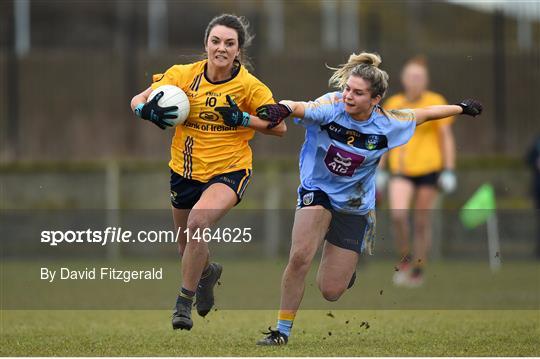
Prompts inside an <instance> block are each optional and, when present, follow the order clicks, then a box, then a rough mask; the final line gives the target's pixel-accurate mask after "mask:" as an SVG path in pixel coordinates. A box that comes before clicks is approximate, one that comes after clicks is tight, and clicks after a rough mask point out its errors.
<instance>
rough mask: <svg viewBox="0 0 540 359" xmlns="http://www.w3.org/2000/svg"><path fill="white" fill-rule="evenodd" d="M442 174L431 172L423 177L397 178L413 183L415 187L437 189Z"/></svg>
mask: <svg viewBox="0 0 540 359" xmlns="http://www.w3.org/2000/svg"><path fill="white" fill-rule="evenodd" d="M440 174H441V172H431V173H428V174H425V175H422V176H405V175H401V174H396V175H395V176H396V177H400V178H404V179H406V180H409V181H411V182H412V183H413V185H414V186H415V187H420V186H432V187H437V181H438V180H439V175H440Z"/></svg>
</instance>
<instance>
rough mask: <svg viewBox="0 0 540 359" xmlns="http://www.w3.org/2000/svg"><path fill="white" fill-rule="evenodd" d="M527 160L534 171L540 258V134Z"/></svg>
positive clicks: (539, 252) (538, 254)
mask: <svg viewBox="0 0 540 359" xmlns="http://www.w3.org/2000/svg"><path fill="white" fill-rule="evenodd" d="M527 162H528V164H529V166H530V167H531V169H532V171H533V188H532V190H533V196H534V208H535V210H536V211H535V212H536V213H535V214H536V216H537V221H536V226H537V229H536V231H537V232H536V257H537V258H539V259H540V136H538V137H537V138H536V140H535V141H534V143H533V145H532V147H531V148H530V150H529V153H528V154H527Z"/></svg>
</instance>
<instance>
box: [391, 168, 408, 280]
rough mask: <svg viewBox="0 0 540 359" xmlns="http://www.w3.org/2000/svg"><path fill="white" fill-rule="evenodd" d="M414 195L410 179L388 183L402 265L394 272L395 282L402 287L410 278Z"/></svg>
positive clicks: (395, 236) (396, 179)
mask: <svg viewBox="0 0 540 359" xmlns="http://www.w3.org/2000/svg"><path fill="white" fill-rule="evenodd" d="M413 194H414V185H413V183H412V182H411V181H409V180H408V179H405V178H402V177H392V178H391V179H390V182H389V183H388V196H389V199H388V200H389V205H390V216H391V219H392V225H393V226H392V227H393V229H394V238H395V241H396V245H397V248H398V251H399V256H400V263H399V264H398V266H397V271H396V272H394V278H393V281H394V283H395V284H396V285H402V284H404V283H405V281H406V279H407V278H408V274H409V270H410V266H409V261H410V245H409V242H410V240H409V237H410V226H409V208H410V203H411V199H412V197H413Z"/></svg>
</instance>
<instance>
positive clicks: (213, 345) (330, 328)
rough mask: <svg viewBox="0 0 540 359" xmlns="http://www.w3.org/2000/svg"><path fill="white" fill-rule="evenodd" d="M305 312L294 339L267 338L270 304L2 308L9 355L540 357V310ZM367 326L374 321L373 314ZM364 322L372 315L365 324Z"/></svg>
mask: <svg viewBox="0 0 540 359" xmlns="http://www.w3.org/2000/svg"><path fill="white" fill-rule="evenodd" d="M329 313H330V312H328V311H326V310H306V311H300V312H299V315H298V317H297V320H296V321H295V326H294V329H293V334H292V336H291V340H290V342H289V345H287V346H285V347H258V346H256V345H255V342H256V341H257V340H258V339H260V338H261V337H262V335H261V334H260V331H261V330H264V329H265V328H266V327H267V326H268V325H272V326H274V325H275V317H276V312H275V311H270V310H250V311H242V310H217V311H213V312H212V313H211V314H209V315H208V317H207V319H203V318H200V317H198V316H197V315H196V313H194V319H195V326H194V328H193V330H192V331H191V332H186V331H173V330H172V329H171V327H170V325H171V324H170V311H163V310H160V311H144V310H136V311H135V310H134V311H129V310H103V311H97V310H72V311H68V310H58V311H37V310H30V311H19V310H9V311H6V310H4V311H2V312H1V315H2V318H1V321H2V328H1V329H2V336H1V345H0V347H1V349H0V355H2V356H411V355H415V356H486V355H487V356H538V355H540V344H539V341H538V338H539V337H540V311H538V310H522V311H512V310H490V311H488V310H478V311H472V310H443V311H436V310H379V311H373V310H371V311H364V310H339V311H332V312H331V314H329ZM365 322H367V323H368V325H366V323H365ZM362 323H364V324H362Z"/></svg>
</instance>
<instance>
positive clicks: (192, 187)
mask: <svg viewBox="0 0 540 359" xmlns="http://www.w3.org/2000/svg"><path fill="white" fill-rule="evenodd" d="M250 178H251V170H250V169H243V170H239V171H234V172H229V173H223V174H220V175H217V176H215V177H213V178H212V179H210V181H208V182H200V181H196V180H193V179H188V178H184V177H182V176H180V175H179V174H178V173H176V172H174V171H173V170H171V203H172V205H173V207H174V208H178V209H191V208H193V206H194V205H195V203H197V201H198V200H199V199H200V198H201V195H202V193H203V192H204V191H205V190H206V189H207V188H208V187H210V186H211V185H213V184H214V183H223V184H225V185H227V186H229V187H230V188H231V189H232V190H233V191H234V192H235V193H236V196H237V198H238V200H237V202H236V204H238V203H239V202H240V201H241V200H242V196H243V195H244V192H245V190H246V188H247V185H248V183H249V180H250Z"/></svg>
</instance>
